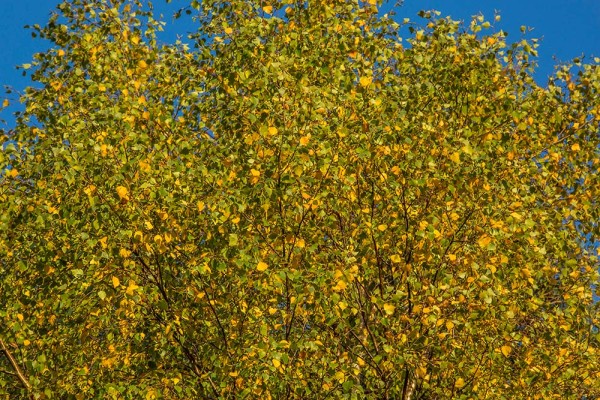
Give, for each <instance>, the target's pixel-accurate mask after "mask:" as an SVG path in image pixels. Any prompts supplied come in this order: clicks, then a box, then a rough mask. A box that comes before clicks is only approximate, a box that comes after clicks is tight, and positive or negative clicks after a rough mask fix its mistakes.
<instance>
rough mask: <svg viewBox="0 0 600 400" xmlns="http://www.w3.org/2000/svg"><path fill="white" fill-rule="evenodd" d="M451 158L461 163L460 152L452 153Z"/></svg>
mask: <svg viewBox="0 0 600 400" xmlns="http://www.w3.org/2000/svg"><path fill="white" fill-rule="evenodd" d="M450 160H452V161H453V162H455V163H456V164H460V154H459V153H458V152H454V153H452V155H451V156H450Z"/></svg>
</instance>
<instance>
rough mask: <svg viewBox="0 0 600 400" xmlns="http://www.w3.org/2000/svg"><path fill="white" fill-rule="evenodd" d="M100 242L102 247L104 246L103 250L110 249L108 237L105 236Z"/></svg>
mask: <svg viewBox="0 0 600 400" xmlns="http://www.w3.org/2000/svg"><path fill="white" fill-rule="evenodd" d="M98 241H99V242H100V245H101V246H102V248H103V249H105V248H106V247H108V244H107V241H108V237H106V236H104V237H103V238H102V239H100V240H98Z"/></svg>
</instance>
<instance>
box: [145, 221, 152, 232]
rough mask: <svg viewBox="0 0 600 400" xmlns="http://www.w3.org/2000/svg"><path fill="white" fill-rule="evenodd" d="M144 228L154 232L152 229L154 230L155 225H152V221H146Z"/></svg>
mask: <svg viewBox="0 0 600 400" xmlns="http://www.w3.org/2000/svg"><path fill="white" fill-rule="evenodd" d="M144 226H145V227H146V229H148V230H152V228H154V225H152V222H150V221H145V222H144Z"/></svg>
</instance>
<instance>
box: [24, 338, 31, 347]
mask: <svg viewBox="0 0 600 400" xmlns="http://www.w3.org/2000/svg"><path fill="white" fill-rule="evenodd" d="M23 344H24V345H25V346H29V345H30V344H31V342H30V341H29V340H27V339H25V340H23Z"/></svg>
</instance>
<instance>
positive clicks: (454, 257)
mask: <svg viewBox="0 0 600 400" xmlns="http://www.w3.org/2000/svg"><path fill="white" fill-rule="evenodd" d="M448 260H450V261H456V254H448Z"/></svg>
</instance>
